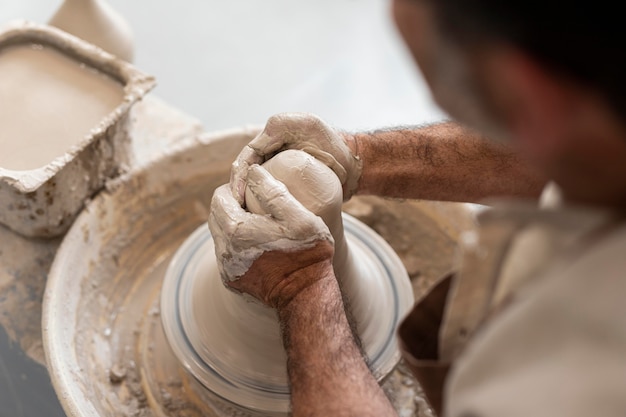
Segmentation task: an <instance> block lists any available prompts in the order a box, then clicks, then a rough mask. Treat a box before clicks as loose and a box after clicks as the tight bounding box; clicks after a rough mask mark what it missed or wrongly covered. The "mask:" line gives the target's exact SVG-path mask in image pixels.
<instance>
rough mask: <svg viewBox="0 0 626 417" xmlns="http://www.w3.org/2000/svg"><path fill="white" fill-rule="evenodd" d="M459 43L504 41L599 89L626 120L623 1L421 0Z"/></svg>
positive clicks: (570, 76) (625, 38) (448, 34)
mask: <svg viewBox="0 0 626 417" xmlns="http://www.w3.org/2000/svg"><path fill="white" fill-rule="evenodd" d="M421 1H427V2H428V3H429V5H431V6H432V8H433V11H434V13H435V16H436V18H437V21H438V24H439V27H440V28H441V30H442V33H443V34H444V35H446V36H448V37H449V38H450V39H451V40H452V41H454V42H455V43H457V44H458V43H468V42H474V43H476V42H481V41H484V40H486V39H499V40H502V41H505V42H508V43H510V44H512V45H514V46H516V47H518V48H520V49H521V50H523V51H525V52H526V53H528V54H529V55H531V56H533V57H534V58H535V59H537V60H538V61H539V62H541V63H542V64H544V65H546V66H547V67H550V68H551V69H552V70H554V71H556V72H558V73H561V74H563V75H564V76H566V77H569V78H571V79H574V80H576V81H578V82H581V83H583V84H585V85H587V86H588V87H590V88H593V89H595V90H596V91H598V92H599V93H600V94H601V95H602V96H604V98H605V99H606V100H607V102H608V103H609V105H610V106H611V107H612V109H613V110H614V111H615V112H616V113H617V115H618V116H619V117H620V118H621V120H622V121H626V78H625V77H626V23H625V22H624V16H623V14H622V13H621V12H620V9H621V7H620V4H621V3H620V2H613V1H611V0H595V1H580V0H572V1H569V2H567V1H565V2H556V1H550V0H544V1H542V2H538V1H536V0H421Z"/></svg>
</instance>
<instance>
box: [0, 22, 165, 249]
mask: <svg viewBox="0 0 626 417" xmlns="http://www.w3.org/2000/svg"><path fill="white" fill-rule="evenodd" d="M16 47H26V48H31V50H33V51H34V53H35V54H36V53H38V52H40V53H41V54H44V53H47V52H46V51H48V50H50V51H55V54H59V56H60V57H63V59H64V60H67V61H68V62H70V61H71V62H75V63H76V65H78V66H80V67H81V68H83V69H84V71H83V72H84V73H85V74H89V73H91V74H93V76H94V77H95V76H96V74H98V76H102V77H108V78H110V79H112V80H113V81H114V82H115V84H119V86H120V88H121V89H122V90H123V91H122V95H121V98H120V100H119V103H118V105H117V106H116V107H115V108H114V109H113V110H112V111H111V112H110V113H109V114H107V115H105V116H104V117H103V118H102V119H101V120H100V121H99V122H98V123H96V124H94V125H93V126H91V130H90V131H85V132H84V136H83V137H77V138H76V139H75V142H74V143H75V144H74V145H72V146H70V147H69V148H68V149H66V150H65V151H64V152H61V153H60V154H59V155H57V156H56V157H54V158H53V159H52V160H50V161H47V163H45V164H44V165H42V166H40V167H37V168H32V169H25V170H12V169H8V168H7V167H2V166H0V223H2V224H4V225H6V226H7V227H9V228H11V229H12V230H14V231H16V232H18V233H20V234H22V235H24V236H29V237H33V236H35V237H53V236H58V235H61V234H62V233H64V232H65V231H66V230H67V229H68V228H69V227H70V225H71V224H72V221H73V219H74V218H75V216H76V214H77V213H78V212H79V211H80V209H81V208H82V206H83V203H84V201H85V199H87V198H90V197H92V196H93V195H94V194H95V193H96V192H97V191H99V190H100V189H101V188H102V187H103V186H104V183H105V182H106V181H107V180H108V179H110V178H112V177H114V176H117V175H118V173H119V172H121V171H123V170H124V169H125V167H127V166H128V165H130V163H131V162H132V154H131V153H130V151H131V148H130V138H129V137H128V134H127V129H128V120H129V111H130V109H131V107H132V106H133V104H134V103H136V102H137V101H138V100H140V99H141V98H142V97H143V96H144V95H145V94H146V93H147V92H149V91H150V90H151V89H152V88H153V87H154V86H155V80H154V78H153V77H152V76H149V75H147V74H144V73H143V72H141V71H139V70H138V69H136V68H135V67H133V66H132V65H131V64H129V63H127V62H125V61H122V60H121V59H119V58H116V57H114V56H113V55H111V54H109V53H107V52H105V51H103V50H102V49H100V48H98V47H96V46H94V45H92V44H90V43H88V42H86V41H84V40H82V39H79V38H77V37H75V36H72V35H70V34H68V33H66V32H63V31H61V30H60V29H57V28H54V27H51V26H47V25H39V24H35V23H32V22H27V21H15V22H11V23H8V24H6V25H3V26H2V27H1V28H0V59H2V58H3V53H4V52H6V51H8V50H10V49H12V48H16ZM39 71H47V69H46V68H40V69H39ZM68 89H69V90H71V89H72V88H71V87H69V86H68ZM25 91H26V90H25ZM3 99H4V97H2V96H0V103H1V104H0V105H2V106H5V105H6V106H20V105H24V103H29V100H35V101H37V100H39V99H40V97H39V95H36V96H34V97H32V98H29V97H26V98H25V99H20V100H19V103H4V102H3V101H2V100H3ZM59 100H62V97H59V98H58V100H53V99H51V100H50V103H48V105H47V106H46V104H45V103H38V105H37V106H36V107H37V108H39V107H42V106H43V108H48V109H50V110H49V112H50V114H55V115H56V116H57V117H59V118H63V119H67V120H70V121H69V123H71V118H72V114H65V113H64V112H62V111H60V110H59V108H62V106H59ZM31 103H32V101H31ZM75 113H80V109H75ZM29 117H31V116H29ZM30 123H34V124H37V123H42V121H41V120H40V119H39V118H38V117H37V115H36V114H34V115H32V120H31V121H30ZM3 140H13V141H20V140H21V138H20V137H15V138H5V139H3ZM47 140H50V138H49V137H41V144H42V146H43V145H44V144H45V141H47Z"/></svg>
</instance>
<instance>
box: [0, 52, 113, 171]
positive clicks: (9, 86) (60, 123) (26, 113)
mask: <svg viewBox="0 0 626 417" xmlns="http://www.w3.org/2000/svg"><path fill="white" fill-rule="evenodd" d="M123 93H124V92H123V88H122V85H121V84H120V83H118V82H117V81H115V80H113V79H112V78H110V77H108V76H106V75H104V74H101V73H99V72H97V71H95V70H93V69H89V68H87V67H85V65H81V64H80V63H78V62H76V61H74V60H72V59H71V58H69V57H67V56H65V55H63V54H61V53H59V52H57V51H56V50H54V49H53V48H48V47H45V48H44V47H42V46H40V45H34V44H33V45H20V46H14V47H8V48H5V49H3V50H2V51H1V52H0V106H1V107H2V111H1V112H0V149H2V152H0V167H2V168H5V169H10V170H15V171H20V170H30V169H36V168H39V167H42V166H44V165H46V164H48V163H50V162H51V161H52V160H53V159H54V158H57V157H59V156H61V155H63V154H64V153H65V152H66V151H67V150H68V149H69V148H70V147H72V146H75V145H77V144H78V143H79V142H80V141H81V140H82V139H83V138H84V137H85V136H86V135H87V134H88V133H89V131H90V129H92V128H93V127H94V126H96V125H97V124H98V123H99V122H100V121H101V120H102V119H103V118H104V117H105V116H106V115H108V114H109V113H111V112H112V111H113V110H114V109H115V108H116V107H117V106H118V105H120V104H121V103H122V98H123Z"/></svg>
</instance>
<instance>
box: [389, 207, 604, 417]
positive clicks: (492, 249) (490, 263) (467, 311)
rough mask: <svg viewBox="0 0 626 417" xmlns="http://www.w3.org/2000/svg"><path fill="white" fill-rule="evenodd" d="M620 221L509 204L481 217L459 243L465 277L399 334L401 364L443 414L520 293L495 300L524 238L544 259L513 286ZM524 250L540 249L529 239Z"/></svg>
mask: <svg viewBox="0 0 626 417" xmlns="http://www.w3.org/2000/svg"><path fill="white" fill-rule="evenodd" d="M614 219H615V217H614V216H613V215H609V214H608V213H605V212H602V213H599V212H597V211H590V210H586V209H568V210H558V211H557V210H548V211H546V210H538V209H537V208H536V206H529V205H526V204H524V203H512V204H503V205H500V207H499V208H497V209H491V210H488V211H485V212H483V213H481V214H480V215H479V216H478V225H479V231H480V233H479V234H477V233H474V232H468V234H467V235H465V237H464V238H463V239H461V240H462V242H461V251H462V257H461V264H460V269H459V273H456V274H448V275H446V276H445V277H443V278H442V279H440V280H439V281H438V282H437V283H436V284H435V285H434V286H433V287H432V288H431V290H430V291H429V292H428V293H427V294H426V295H425V296H424V297H423V298H422V299H421V300H419V301H418V302H417V303H416V305H415V307H414V309H413V311H412V312H411V313H410V314H409V315H408V316H407V317H406V318H405V319H404V321H403V322H402V323H401V325H400V326H399V328H398V336H399V339H400V349H401V351H402V355H403V359H404V360H405V363H406V364H407V366H408V367H409V368H410V369H411V371H412V372H413V374H414V375H415V377H416V378H417V380H418V381H419V383H420V385H421V387H422V389H423V390H424V394H425V396H426V399H427V401H428V402H429V404H430V405H431V407H432V408H433V410H434V411H435V413H436V414H437V415H440V416H442V415H444V414H443V413H444V412H445V410H444V404H445V401H444V386H445V383H446V377H447V375H448V372H449V370H450V368H451V366H452V365H453V363H454V360H455V359H456V358H458V356H459V355H460V354H461V352H462V350H463V347H464V346H465V345H466V344H467V342H468V340H469V339H470V337H471V336H472V335H473V334H475V333H476V331H477V330H478V329H479V327H480V326H482V325H483V324H485V323H486V322H487V320H488V319H491V318H492V317H494V315H495V313H496V312H498V311H500V310H501V309H502V308H504V307H505V306H506V305H507V304H508V302H509V301H510V300H511V297H510V295H511V294H512V290H514V289H515V288H514V287H513V288H511V291H509V296H508V297H500V296H498V297H496V294H498V293H500V292H501V291H499V290H500V289H501V288H500V287H501V286H502V282H501V281H503V275H505V276H506V275H507V273H508V272H507V271H508V269H515V268H506V266H507V265H508V264H507V263H508V262H510V260H511V258H514V257H515V256H517V257H518V258H519V256H523V255H524V254H523V253H522V254H521V255H520V252H523V251H520V250H517V251H516V250H514V249H515V248H516V247H518V246H521V243H520V242H522V241H523V240H524V239H521V237H523V236H524V234H527V235H533V238H534V239H535V240H536V241H537V239H539V240H541V243H543V246H541V245H539V246H541V247H542V255H544V256H543V259H544V260H545V261H546V262H545V263H544V264H542V265H539V266H538V267H536V268H529V269H528V271H527V275H528V277H523V278H524V279H521V280H511V282H515V281H517V282H522V283H526V282H528V281H529V280H530V279H532V278H534V277H536V276H541V273H542V272H543V273H545V272H546V270H547V269H549V267H554V266H558V262H555V257H556V256H557V255H558V254H560V253H562V252H570V253H577V252H578V251H577V250H576V249H581V248H582V247H584V246H585V245H584V244H581V242H590V241H593V240H595V239H592V238H590V237H591V236H595V235H597V234H598V232H599V231H602V230H605V229H606V228H607V227H606V226H607V225H608V224H610V225H615V221H614ZM531 232H532V233H531ZM537 232H538V233H539V236H538V237H537ZM526 240H528V239H526ZM537 242H539V241H537ZM546 242H547V244H546ZM526 246H530V247H532V246H537V245H535V244H534V243H533V242H532V241H530V244H526ZM516 252H517V254H516ZM531 258H535V257H534V256H531ZM522 260H523V261H524V262H525V263H528V262H532V260H531V259H522ZM548 261H549V262H548ZM554 264H556V265H554ZM517 269H524V268H517ZM513 272H515V271H513ZM505 278H506V277H505ZM494 300H497V302H494Z"/></svg>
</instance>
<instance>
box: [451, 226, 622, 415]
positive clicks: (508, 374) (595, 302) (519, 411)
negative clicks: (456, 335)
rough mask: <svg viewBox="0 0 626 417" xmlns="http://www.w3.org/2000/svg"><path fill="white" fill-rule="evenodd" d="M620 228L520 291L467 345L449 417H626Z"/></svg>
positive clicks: (455, 378)
mask: <svg viewBox="0 0 626 417" xmlns="http://www.w3.org/2000/svg"><path fill="white" fill-rule="evenodd" d="M625 297H626V226H620V227H617V228H615V229H614V230H613V231H612V232H610V233H608V234H606V235H605V236H603V238H602V239H599V240H597V241H595V242H593V243H591V244H590V245H589V246H588V247H587V249H586V250H584V251H583V252H581V253H579V254H578V255H577V256H575V257H572V258H570V260H569V261H567V262H565V263H561V264H560V266H559V267H558V268H557V269H554V270H552V271H551V272H550V273H549V274H548V275H546V276H545V277H543V278H542V279H540V280H538V281H537V282H536V283H534V284H533V285H530V286H528V287H527V288H525V290H524V291H523V292H521V293H520V294H518V297H517V298H516V299H515V300H514V302H513V303H512V304H511V305H510V306H509V307H507V308H506V309H505V310H504V311H502V312H501V313H500V314H499V315H498V316H497V317H495V318H494V319H493V320H491V321H490V322H489V323H488V325H486V326H485V327H484V328H483V329H482V330H481V331H480V332H478V333H477V334H476V336H475V338H474V339H473V340H472V341H471V343H470V344H469V345H468V346H467V348H466V350H465V351H464V353H463V354H462V355H461V357H460V358H459V359H458V361H457V363H455V366H454V368H453V370H452V374H451V376H450V379H449V381H448V386H447V392H446V398H447V399H448V400H449V401H448V402H447V404H446V409H447V411H448V413H447V415H448V416H450V417H457V416H462V415H472V416H474V415H475V416H477V417H502V416H507V417H512V416H513V417H514V416H520V417H521V416H529V415H532V416H536V417H542V416H546V417H547V416H555V415H568V416H573V417H576V416H590V415H602V416H623V415H626V396H624V395H623V389H624V387H625V386H626V321H625V318H626V300H625Z"/></svg>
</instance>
